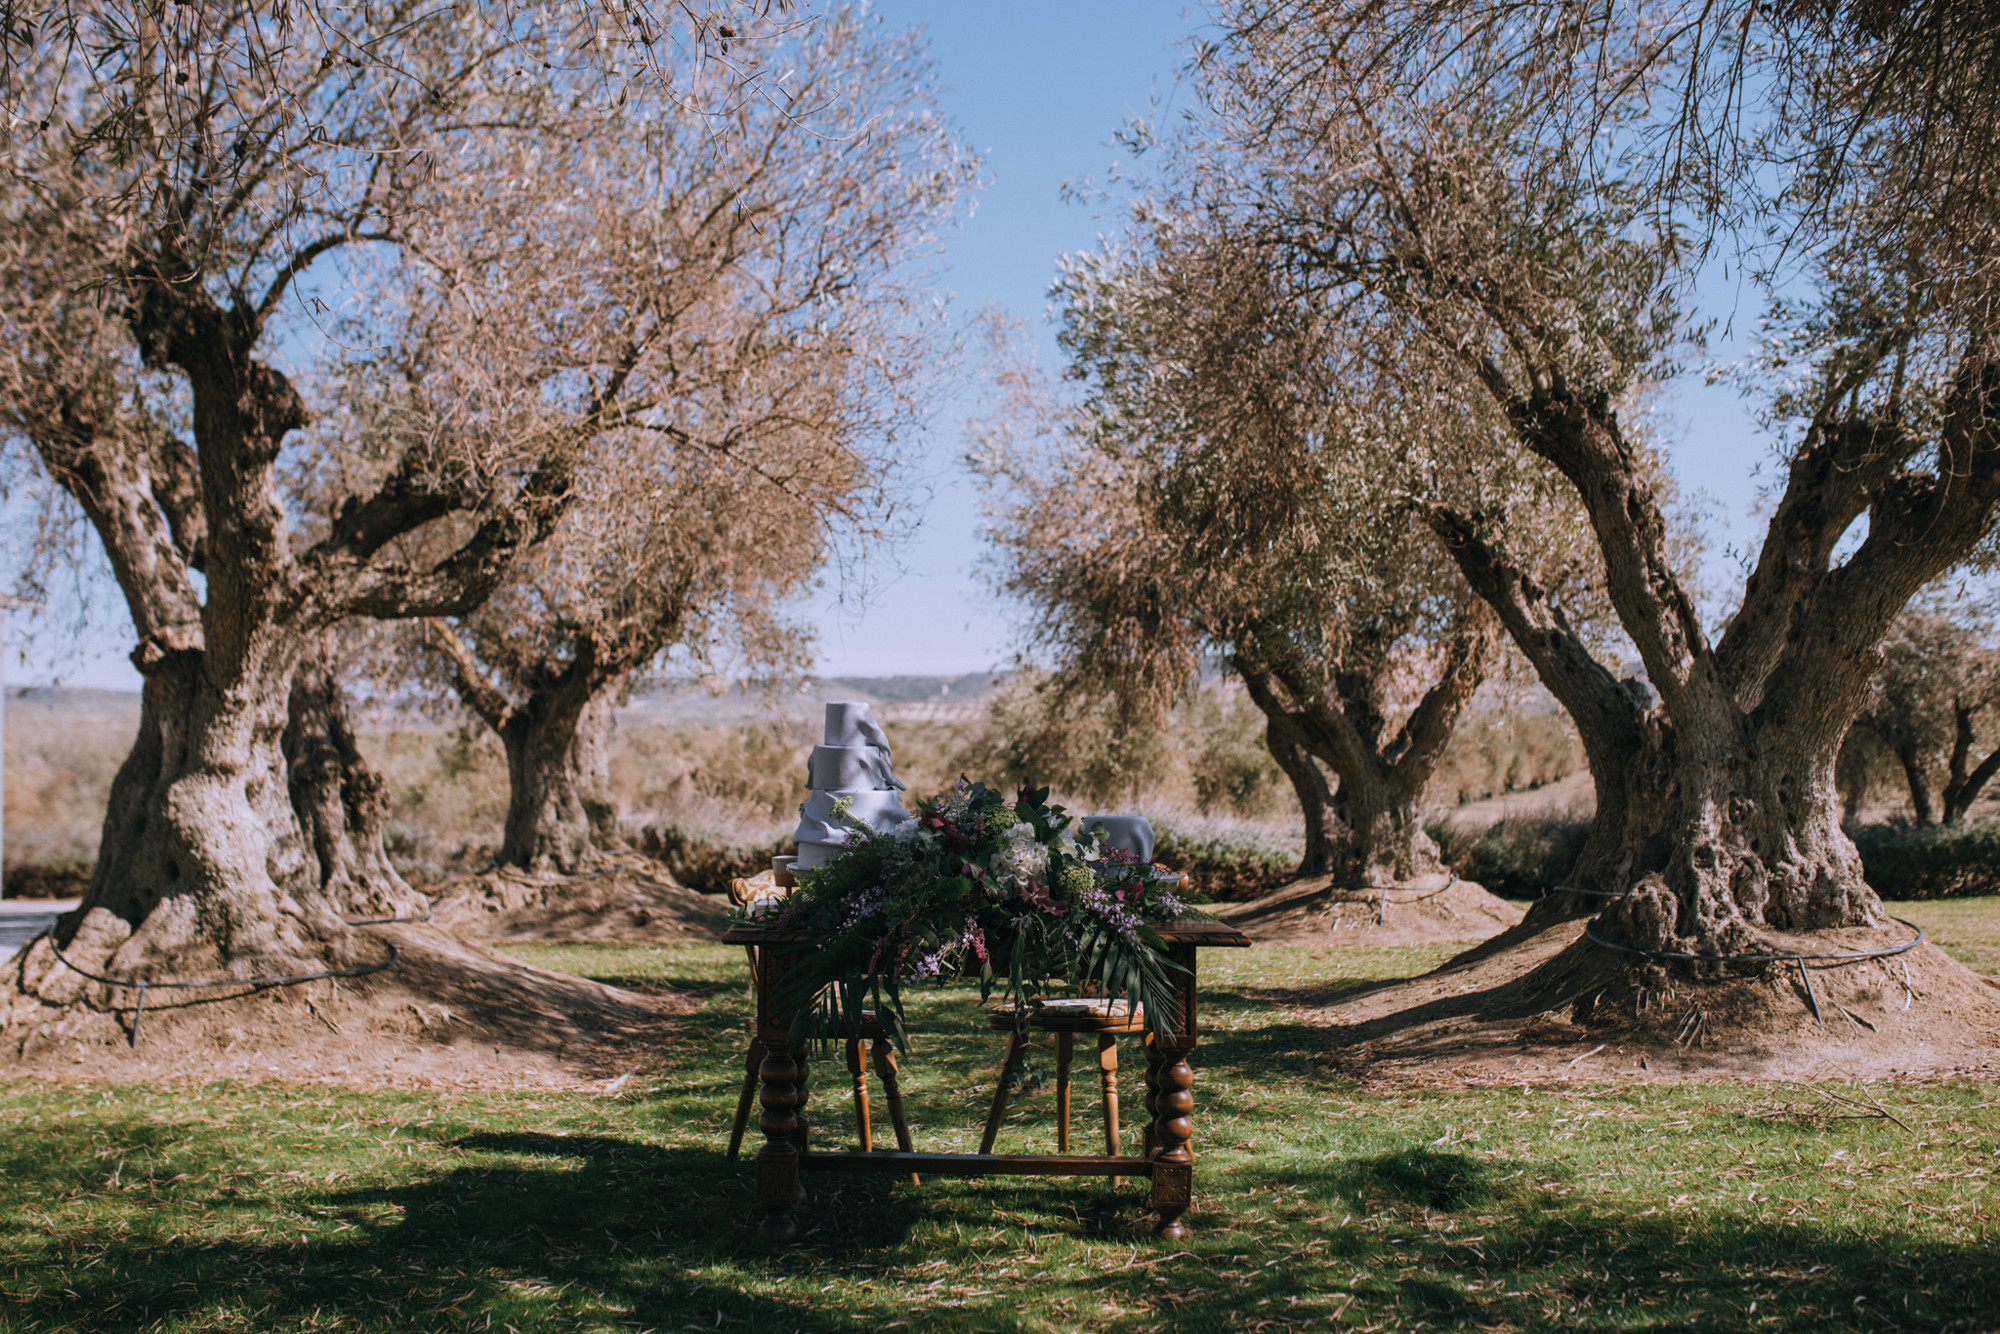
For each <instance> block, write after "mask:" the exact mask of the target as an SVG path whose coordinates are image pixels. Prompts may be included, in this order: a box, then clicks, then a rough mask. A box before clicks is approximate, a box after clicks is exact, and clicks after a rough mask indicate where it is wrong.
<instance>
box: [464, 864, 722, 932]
mask: <svg viewBox="0 0 2000 1334" xmlns="http://www.w3.org/2000/svg"><path fill="white" fill-rule="evenodd" d="M432 899H433V911H434V912H435V914H436V920H437V921H438V922H440V923H443V924H444V925H446V926H449V927H450V928H451V929H452V930H454V931H456V932H457V933H459V934H460V935H462V936H467V937H470V938H475V939H480V940H492V941H509V940H588V941H632V942H653V943H663V942H673V941H713V940H714V939H715V938H716V937H717V936H718V935H720V934H721V933H722V932H723V930H724V929H725V928H726V927H727V926H728V904H727V903H726V902H725V901H724V900H722V899H719V898H712V897H710V896H709V895H706V894H702V893H698V892H697V891H695V890H692V889H689V888H687V887H686V886H685V885H682V884H680V883H679V882H678V881H676V880H675V879H674V878H673V876H672V875H671V874H670V873H669V872H668V871H667V868H666V867H664V866H662V865H660V864H659V863H658V862H656V861H654V860H652V859H651V858H650V857H642V856H640V855H639V854H637V853H631V852H620V853H603V854H599V855H598V856H597V857H596V858H594V859H593V860H592V862H591V863H590V865H589V866H588V867H586V868H585V869H584V870H582V871H580V872H578V873H576V874H574V875H555V874H551V875H537V874H535V873H533V872H530V871H522V870H518V869H516V868H514V867H500V868H498V869H496V870H492V871H487V872H485V873H483V874H480V875H474V876H465V877H463V878H461V879H458V880H454V881H452V882H451V883H450V884H448V885H445V886H443V887H442V888H440V889H438V890H436V891H435V892H434V893H433V895H432Z"/></svg>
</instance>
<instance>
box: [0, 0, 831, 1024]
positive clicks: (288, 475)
mask: <svg viewBox="0 0 2000 1334" xmlns="http://www.w3.org/2000/svg"><path fill="white" fill-rule="evenodd" d="M218 13H220V14H221V17H220V18H217V19H214V20H213V21H207V20H205V21H204V22H203V23H200V24H195V23H191V22H175V23H166V24H157V23H156V24H154V25H153V26H151V27H149V28H146V29H145V30H144V32H143V33H142V37H143V40H140V41H137V42H135V43H126V44H123V45H118V46H114V47H112V48H111V49H109V50H108V51H107V52H106V53H105V54H104V59H103V60H102V61H101V62H100V63H97V64H92V65H88V66H87V67H84V68H81V69H80V68H79V66H78V64H77V59H78V57H77V55H76V53H75V52H74V51H73V50H72V49H71V48H69V47H67V46H65V45H63V44H62V43H60V42H40V43H39V44H38V45H37V46H36V48H35V49H34V51H33V52H32V53H31V55H30V56H29V57H27V58H25V59H24V62H23V63H22V64H21V65H19V66H17V67H16V72H15V75H14V77H17V78H19V79H21V80H23V81H25V86H26V88H27V89H28V95H29V96H31V97H34V98H39V99H41V100H42V103H43V104H44V105H47V106H48V107H49V109H50V115H49V120H50V122H51V127H50V128H49V129H46V130H43V129H40V128H39V127H37V128H36V129H34V131H33V132H32V133H23V132H21V131H20V127H18V126H17V127H16V129H15V130H14V131H13V132H12V133H10V137H9V139H8V140H7V143H6V148H5V155H6V166H7V173H6V175H5V177H4V183H0V213H4V216H5V218H6V226H5V227H4V228H0V331H4V348H0V412H4V414H5V415H4V422H5V431H6V437H7V442H8V444H9V445H10V446H12V447H15V448H16V453H15V454H14V455H13V456H12V457H13V460H14V463H15V464H16V466H20V465H23V464H25V463H26V462H27V461H29V460H32V461H33V462H34V463H35V464H36V465H38V466H39V467H40V468H41V469H43V470H44V472H45V474H46V476H47V477H48V478H50V479H51V480H52V481H53V483H54V484H55V485H57V486H58V487H60V488H61V490H62V491H63V492H65V493H67V495H68V496H69V497H70V498H71V499H72V500H73V501H74V503H75V504H76V505H77V506H78V507H80V508H81V510H82V511H83V512H84V514H85V515H86V516H87V518H88V520H89V522H90V525H91V527H92V528H93V529H94V530H95V533H96V536H97V538H98V540H99V542H100V543H101V545H102V548H103V552H104V555H105V558H106V559H107V560H108V562H109V565H110V567H111V570H112V572H113V574H114V575H115V577H116V579H117V583H118V586H119V588H120V590H121V592H122V593H123V595H124V600H125V602H126V605H127V608H128V609H129V611H130V613H131V616H132V620H133V623H134V628H135V631H136V634H137V639H138V647H137V648H136V649H135V650H134V652H133V655H132V656H133V661H134V663H135V665H136V666H137V667H138V668H139V671H140V672H141V674H142V676H143V677H144V691H143V702H142V716H141V722H140V727H139V733H138V737H137V740H136V741H135V743H134V747H133V750H132V753H131V755H130V756H129V758H128V759H127V761H126V762H125V764H124V766H123V767H122V768H121V770H120V772H119V774H118V776H117V778H116V781H115V782H114V785H113V789H112V793H111V799H110V807H109V810H108V812H107V815H106V821H105V830H104V836H103V841H102V845H101V852H100V856H99V860H98V865H97V870H96V874H95V877H94V879H93V881H92V885H91V888H90V891H89V894H88V896H87V898H86V900H85V902H84V904H83V907H82V909H81V910H80V911H79V912H78V913H76V914H74V915H72V917H71V918H69V919H66V922H65V925H64V926H63V927H62V929H61V930H60V931H59V932H58V936H59V937H60V938H63V939H67V938H69V935H70V933H72V932H74V931H75V929H76V927H77V925H78V924H79V923H80V922H81V921H82V920H84V919H86V918H88V919H92V920H95V921H96V922H97V923H98V927H97V928H95V929H94V930H95V935H94V937H93V938H94V939H98V940H105V939H110V938H113V937H115V938H117V939H119V940H121V941H122V943H120V944H117V946H116V948H115V950H114V951H112V952H111V953H110V954H109V958H108V964H107V966H109V967H110V968H112V969H114V970H117V971H120V972H123V973H127V974H135V975H145V974H146V973H147V972H148V971H150V970H157V973H156V975H180V976H186V975H187V974H189V973H195V974H197V975H202V974H206V975H216V974H217V972H218V970H219V971H220V973H221V974H222V975H234V976H247V975H252V974H260V973H270V972H288V971H298V970H300V969H302V968H310V967H313V966H319V964H320V963H321V961H324V960H329V959H341V958H343V957H345V956H346V955H347V954H348V952H349V950H350V946H349V944H348V941H349V939H350V937H349V935H348V933H347V932H346V931H345V930H344V928H343V926H342V920H343V917H344V916H345V915H346V914H347V912H348V911H349V907H348V904H347V902H346V901H345V899H344V892H345V891H344V890H343V889H342V888H341V887H340V885H341V882H340V878H339V877H335V876H331V875H329V874H328V868H327V867H326V866H325V865H324V864H319V865H315V859H314V858H313V857H311V856H309V855H308V848H307V846H306V841H305V835H304V832H303V830H304V828H305V825H304V824H302V821H301V817H300V815H299V813H298V811H297V810H295V808H294V805H293V800H292V798H293V795H294V794H293V791H292V784H291V782H290V775H288V772H287V768H286V764H285V734H286V730H287V725H288V722H291V721H292V720H291V718H290V717H289V714H288V696H289V694H290V690H291V685H292V682H293V679H294V676H295V668H296V667H297V666H298V664H299V662H300V660H301V657H302V655H304V654H306V653H308V652H310V651H313V650H314V649H316V647H317V646H318V645H319V644H320V643H321V637H322V635H323V633H324V632H325V631H326V630H327V628H329V627H331V626H334V625H336V624H338V623H340V622H342V621H344V620H347V619H349V618H354V617H363V618H392V619H394V618H421V617H448V616H456V615H463V614H466V613H469V612H471V611H472V610H474V609H475V608H476V607H477V606H478V605H479V604H480V603H481V602H482V601H483V600H484V599H485V598H486V597H487V596H489V595H490V594H491V593H492V592H493V591H494V590H495V589H496V588H498V587H500V585H501V584H502V582H503V580H504V578H505V577H506V575H507V573H508V571H509V569H510V567H511V566H512V564H513V563H514V562H515V561H516V560H518V559H519V558H520V557H521V555H522V554H523V553H524V552H526V551H528V550H531V549H532V548H533V547H534V546H535V545H536V544H537V543H539V542H540V541H542V540H543V539H545V538H546V537H547V536H548V535H549V534H550V533H551V532H552V531H553V530H554V529H555V528H556V526H557V524H558V523H559V522H560V521H561V519H562V518H563V516H564V514H565V513H566V511H567V510H568V509H569V508H571V507H572V506H573V505H574V504H575V503H576V501H577V499H578V497H579V496H582V495H586V494H588V493H589V488H590V487H591V486H592V485H593V484H595V483H594V482H593V478H595V477H596V476H597V474H598V473H599V472H600V471H601V470H602V469H603V468H605V467H615V466H616V458H615V455H614V453H613V452H612V451H609V450H607V449H606V448H605V447H604V445H603V440H604V437H605V436H606V434H607V432H612V431H614V430H622V429H637V428H640V427H643V426H645V425H647V424H650V423H652V422H654V421H656V420H658V419H659V418H658V412H657V405H658V404H660V403H661V402H662V401H663V400H665V399H666V398H667V397H668V396H669V392H668V389H667V385H668V384H669V383H670V381H671V379H672V377H673V375H674V372H675V368H676V366H677V365H678V364H679V362H680V361H681V360H682V359H684V358H685V357H687V356H688V354H689V351H690V349H691V347H692V346H693V345H694V344H695V343H696V342H698V340H699V339H701V338H702V337H704V336H705V335H704V334H703V333H702V332H701V331H700V330H698V329H690V328H688V327H687V326H686V325H684V324H683V323H682V322H681V321H682V316H683V315H685V314H686V313H687V312H689V311H690V310H694V309H697V308H700V307H702V306H703V305H704V304H708V305H726V304H729V303H731V302H734V301H735V300H736V299H737V298H738V296H739V295H740V292H741V290H742V289H743V288H744V287H746V286H747V287H752V288H754V287H755V286H756V285H757V284H758V283H759V282H760V281H761V279H762V277H763V276H764V274H765V273H767V272H768V269H767V268H765V267H763V266H761V265H760V262H759V256H760V254H762V253H763V251H764V248H765V245H766V242H765V239H764V231H765V224H766V223H767V222H768V221H770V220H772V219H773V218H775V217H777V216H778V213H779V211H780V209H781V208H782V207H783V206H784V205H785V204H786V202H787V199H788V192H789V191H790V190H791V189H793V188H794V187H795V186H796V185H797V184H798V182H797V181H796V180H795V179H790V178H784V177H772V176H767V175H765V174H763V173H762V172H761V171H759V170H756V169H755V165H754V164H753V167H752V169H750V170H747V171H746V170H744V169H743V164H742V163H741V162H731V161H730V160H728V159H727V158H726V157H723V156H719V155H717V154H715V153H712V152H710V151H708V149H709V147H710V145H711V144H712V143H713V142H714V141H715V140H716V139H717V137H718V136H719V135H723V134H725V133H726V132H727V131H728V130H729V129H730V127H729V126H728V125H726V124H725V125H718V124H717V123H716V121H715V119H714V117H713V116H712V115H710V114H709V113H708V111H707V110H706V109H705V108H702V107H694V108H688V107H685V106H683V105H682V104H681V103H680V102H679V101H677V100H676V99H675V98H674V97H672V96H671V95H668V94H666V93H664V92H660V91H647V90H646V89H643V88H633V89H629V90H627V92H626V96H625V97H624V99H623V101H622V103H621V101H620V99H618V98H616V97H612V96H608V95H607V94H606V89H605V87H604V85H603V82H602V80H599V79H596V78H593V77H591V75H592V73H593V71H594V70H596V68H597V67H596V66H595V65H594V64H593V62H594V61H596V60H597V59H598V56H597V55H595V54H593V52H594V51H595V50H597V48H585V49H570V50H567V53H566V56H565V58H566V59H567V61H568V62H569V65H568V68H569V71H570V72H569V73H567V74H562V73H561V72H560V71H558V70H557V64H558V62H557V60H556V57H557V56H559V55H563V54H564V53H563V52H559V51H558V50H557V49H556V48H555V45H554V44H553V43H552V42H551V41H550V39H549V38H548V36H547V34H546V33H537V32H532V31H531V32H527V33H517V32H514V31H511V30H509V29H508V28H506V27H505V26H504V25H503V26H499V27H496V26H494V25H492V24H490V23H487V22H485V21H484V17H483V16H480V15H476V14H468V13H466V12H463V11H451V10H435V9H427V8H424V7H422V6H407V7H401V8H397V7H394V6H392V7H389V8H386V9H384V8H379V7H371V8H369V9H368V10H367V11H366V12H365V13H364V12H362V11H361V10H360V9H356V10H352V11H348V10H331V9H329V10H327V11H325V12H324V13H323V14H322V15H321V21H320V22H319V23H318V24H317V25H316V26H312V27H310V28H300V29H297V30H295V31H292V32H290V34H289V36H290V40H287V41H284V42H277V41H275V40H273V38H274V35H275V34H274V32H273V30H272V28H271V26H270V25H271V23H272V22H273V19H272V16H271V15H270V14H269V13H267V12H266V11H264V10H260V9H256V8H246V9H243V10H234V11H218ZM364 38H365V39H366V40H367V42H368V43H370V47H369V49H370V52H371V59H370V60H368V61H363V62H361V63H359V64H355V63H352V62H350V61H348V60H347V59H346V55H347V53H348V51H349V50H350V48H351V47H352V46H353V45H354V44H356V43H358V42H360V41H362V40H363V39H364ZM802 54H809V53H802ZM231 59H252V60H255V61H261V62H266V63H267V64H268V67H269V69H268V85H269V87H270V88H271V89H273V90H279V91H280V92H281V95H278V94H275V93H274V94H273V95H271V96H260V95H258V94H257V93H256V92H255V90H254V89H248V90H246V87H245V85H244V83H243V81H242V80H241V79H240V78H235V79H231V80H225V79H223V78H222V75H221V70H222V67H223V66H224V65H225V64H226V63H227V62H228V61H229V60H231ZM260 68H261V67H260ZM161 69H165V70H174V71H179V72H184V73H186V74H187V76H188V77H187V78H186V80H185V81H183V80H181V79H180V77H179V74H178V73H177V74H176V75H175V77H174V78H172V79H171V80H169V79H153V80H152V81H151V82H150V83H149V84H147V85H146V86H147V87H149V88H150V90H151V91H150V92H149V93H148V94H147V95H146V96H145V97H140V98H136V99H135V98H134V97H133V96H132V95H131V93H130V88H131V86H132V83H133V81H134V80H135V79H141V81H142V82H143V79H142V76H144V75H145V72H146V71H153V70H161ZM750 105H751V103H749V102H747V101H746V102H741V103H738V104H736V109H735V110H734V111H733V112H732V114H734V115H737V116H744V117H747V116H752V115H754V114H756V113H754V112H752V111H750V110H749V109H748V108H749V107H750ZM301 725H305V724H304V723H302V724H301ZM357 864H358V863H357ZM107 933H108V934H107ZM31 962H32V961H31ZM31 971H32V970H31ZM30 985H33V981H32V978H31V979H30Z"/></svg>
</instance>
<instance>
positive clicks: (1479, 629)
mask: <svg viewBox="0 0 2000 1334" xmlns="http://www.w3.org/2000/svg"><path fill="white" fill-rule="evenodd" d="M1495 634H1496V627H1495V625H1494V624H1493V621H1492V618H1491V617H1490V615H1489V614H1488V613H1487V612H1486V610H1485V609H1484V607H1483V606H1481V605H1479V604H1477V603H1474V604H1472V605H1471V607H1470V608H1469V610H1468V612H1467V613H1466V614H1465V615H1464V616H1463V617H1462V618H1461V622H1460V624H1459V625H1457V626H1456V628H1455V629H1454V630H1453V631H1452V632H1451V633H1450V635H1449V636H1448V638H1447V642H1446V643H1445V645H1444V646H1443V648H1442V651H1441V654H1440V657H1441V663H1440V667H1439V670H1438V675H1437V679H1436V680H1435V681H1434V683H1433V684H1432V685H1431V686H1430V688H1429V689H1428V690H1426V691H1425V693H1424V695H1423V697H1422V699H1420V700H1419V701H1418V703H1417V706H1416V708H1415V709H1414V710H1412V712H1411V714H1410V716H1409V718H1408V719H1407V720H1406V721H1405V722H1404V724H1403V725H1402V727H1400V728H1399V729H1397V731H1396V732H1395V733H1394V734H1393V735H1388V736H1385V735H1384V732H1385V730H1386V725H1385V722H1384V717H1383V695H1384V693H1385V690H1386V686H1387V676H1388V669H1389V663H1388V660H1387V657H1386V655H1382V656H1381V658H1380V660H1379V661H1378V662H1374V663H1372V664H1371V669H1370V670H1367V671H1348V672H1341V671H1338V670H1336V671H1335V672H1333V673H1332V674H1331V675H1332V681H1331V685H1332V689H1331V691H1328V690H1327V689H1325V687H1324V686H1323V685H1322V684H1321V680H1320V677H1321V675H1322V674H1320V673H1317V672H1315V671H1314V670H1311V669H1308V668H1307V667H1306V665H1305V664H1303V663H1302V662H1300V661H1299V660H1298V658H1297V655H1296V654H1295V653H1293V652H1292V651H1291V650H1290V649H1289V648H1288V647H1287V646H1286V645H1284V644H1282V643H1280V644H1266V643H1260V642H1259V641H1258V639H1257V637H1256V636H1255V634H1254V633H1250V634H1246V635H1244V636H1243V637H1242V639H1241V641H1240V642H1239V646H1238V649H1237V652H1236V654H1235V656H1234V659H1233V662H1234V665H1235V667H1236V670H1237V672H1238V674H1239V675H1240V676H1241V677H1242V679H1243V683H1244V686H1245V688H1246V689H1247V690H1248V692H1249V694H1250V698H1251V700H1252V702H1254V703H1255V704H1256V705H1257V707H1258V709H1259V710H1261V711H1262V712H1263V714H1264V716H1265V718H1266V720H1267V724H1266V726H1267V736H1272V737H1275V736H1277V735H1279V734H1280V733H1282V735H1283V736H1284V738H1285V742H1286V744H1287V748H1295V750H1296V752H1302V754H1300V758H1302V759H1303V758H1305V757H1313V758H1317V759H1319V760H1321V761H1323V762H1324V763H1325V764H1326V766H1327V767H1328V768H1329V769H1331V770H1332V771H1333V773H1334V774H1335V775H1336V776H1337V777H1338V778H1339V780H1340V789H1339V797H1340V806H1341V807H1342V808H1343V814H1344V815H1345V817H1346V824H1347V840H1346V847H1345V848H1343V849H1340V850H1338V851H1337V852H1336V851H1335V850H1334V847H1333V845H1332V843H1331V840H1328V851H1329V853H1330V854H1331V855H1330V857H1329V862H1330V867H1329V869H1331V870H1333V871H1334V873H1335V874H1336V875H1338V876H1340V877H1341V878H1343V879H1346V880H1349V881H1352V882H1354V883H1356V884H1363V885H1379V884H1393V883H1397V882H1400V881H1404V880H1409V879H1411V878H1412V877H1414V876H1419V875H1424V874H1428V873H1430V872H1432V871H1435V870H1437V869H1438V866H1439V859H1438V848H1437V844H1436V843H1435V842H1434V841H1433V840H1432V839H1431V837H1430V835H1429V834H1427V833H1425V832H1424V827H1423V810H1422V806H1423V796H1424V791H1425V789H1426V788H1427V787H1429V785H1430V780H1431V775H1432V774H1433V773H1435V772H1436V770H1437V765H1438V761H1439V760H1440V759H1441V758H1442V757H1443V755H1444V748H1445V745H1446V744H1447V743H1448V742H1449V741H1450V740H1451V734H1452V730H1453V729H1454V728H1455V727H1456V726H1457V724H1458V719H1459V716H1460V714H1462V713H1463V712H1464V710H1465V707H1466V705H1468V704H1469V703H1471V701H1472V696H1473V693H1474V692H1475V691H1476V690H1478V688H1479V683H1480V682H1481V681H1482V680H1484V679H1485V675H1486V671H1487V668H1488V666H1489V664H1490V662H1491V660H1492V649H1493V647H1494V637H1495ZM1272 754H1273V755H1274V756H1277V757H1278V760H1279V763H1280V765H1281V766H1284V767H1285V769H1286V773H1287V774H1288V775H1289V776H1292V778H1293V785H1294V787H1295V788H1297V787H1298V786H1299V785H1300V775H1298V774H1294V773H1293V767H1292V766H1291V765H1287V764H1286V762H1285V757H1284V755H1283V754H1282V753H1281V748H1280V746H1279V745H1277V744H1274V745H1273V746H1272ZM1314 773H1315V774H1316V773H1317V770H1314ZM1320 782H1321V785H1322V788H1323V786H1324V779H1321V780H1320ZM1307 786H1308V788H1310V780H1308V782H1307ZM1304 795H1305V794H1303V793H1302V795H1301V802H1300V805H1301V806H1302V807H1305V808H1306V809H1307V810H1308V811H1311V810H1312V806H1310V805H1308V803H1307V802H1306V801H1305V799H1304ZM1314 795H1317V794H1314ZM1320 805H1321V806H1322V808H1323V807H1324V805H1325V802H1324V799H1322V801H1321V803H1320ZM1308 819H1309V820H1310V816H1309V817H1308ZM1311 832H1312V826H1311V824H1310V823H1308V825H1307V836H1308V842H1307V847H1308V852H1309V853H1310V851H1311V847H1312V843H1311Z"/></svg>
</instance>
